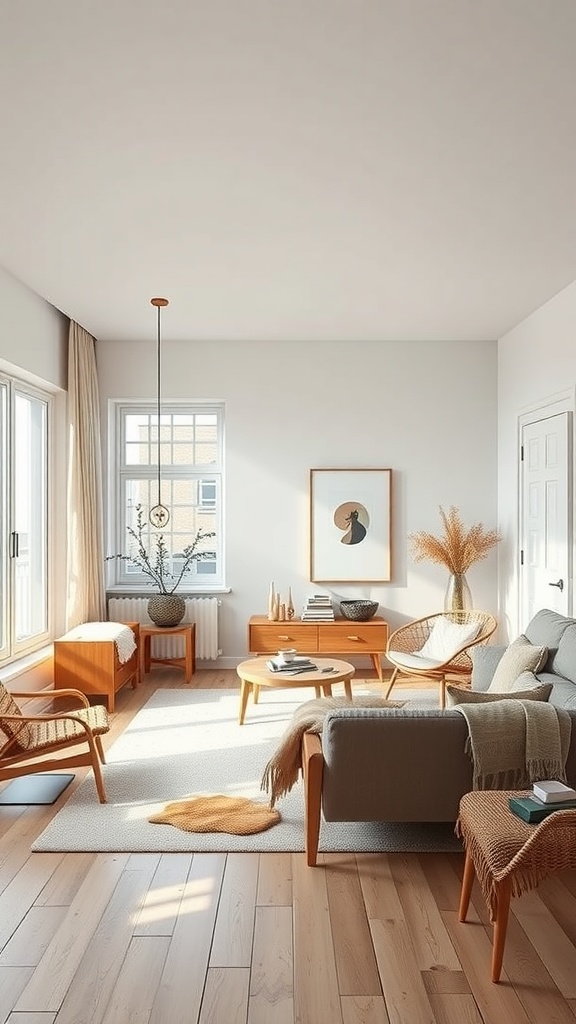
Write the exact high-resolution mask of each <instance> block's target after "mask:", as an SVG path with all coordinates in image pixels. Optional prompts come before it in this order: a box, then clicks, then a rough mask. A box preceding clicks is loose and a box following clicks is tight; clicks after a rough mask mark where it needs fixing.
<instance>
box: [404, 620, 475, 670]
mask: <svg viewBox="0 0 576 1024" xmlns="http://www.w3.org/2000/svg"><path fill="white" fill-rule="evenodd" d="M481 625H482V624H481V623H480V622H451V621H450V619H448V618H447V617H445V616H443V615H442V616H440V618H438V619H436V621H435V623H434V625H433V626H432V629H431V630H430V636H429V637H428V639H427V640H426V643H425V644H424V646H423V647H421V648H420V650H419V651H418V653H419V654H420V655H421V657H423V658H432V659H433V660H437V661H439V662H440V664H445V662H447V661H449V660H450V658H451V657H452V656H453V655H454V654H456V652H457V651H459V650H461V648H462V647H465V646H466V644H468V643H470V641H471V640H474V639H475V637H477V636H478V632H479V630H480V627H481Z"/></svg>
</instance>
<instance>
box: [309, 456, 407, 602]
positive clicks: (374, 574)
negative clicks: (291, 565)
mask: <svg viewBox="0 0 576 1024" xmlns="http://www.w3.org/2000/svg"><path fill="white" fill-rule="evenodd" d="M391 499H392V470H391V469H311V470H310V579H311V581H312V582H318V583H388V582H389V581H390V579H391V556H390V546H391V530H390V519H391Z"/></svg>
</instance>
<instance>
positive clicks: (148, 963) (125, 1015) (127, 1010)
mask: <svg viewBox="0 0 576 1024" xmlns="http://www.w3.org/2000/svg"><path fill="white" fill-rule="evenodd" d="M169 945H170V939H169V937H168V936H167V935H152V936H150V935H147V936H145V937H142V936H137V937H136V938H134V939H133V940H132V942H131V943H130V947H129V949H128V952H127V955H126V959H125V961H124V963H123V965H122V972H121V974H120V975H119V977H118V983H117V985H115V987H114V990H113V992H112V994H111V997H110V1000H109V1002H108V1005H107V1007H106V1012H105V1014H104V1016H103V1018H102V1024H127V1022H129V1024H148V1021H149V1019H150V1012H151V1010H152V1005H153V1003H154V999H155V997H156V992H157V990H158V985H159V983H160V976H161V974H162V970H163V968H164V963H165V960H166V957H167V955H168V947H169ZM80 1019H82V1018H79V1017H76V1021H79V1020H80ZM84 1019H85V1018H84ZM58 1024H59V1021H58Z"/></svg>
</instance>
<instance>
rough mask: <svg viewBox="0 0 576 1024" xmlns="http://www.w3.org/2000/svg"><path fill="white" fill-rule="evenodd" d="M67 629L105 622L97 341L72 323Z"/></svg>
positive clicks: (69, 409) (69, 338)
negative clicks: (85, 623) (95, 342)
mask: <svg viewBox="0 0 576 1024" xmlns="http://www.w3.org/2000/svg"><path fill="white" fill-rule="evenodd" d="M68 431H69V455H68V593H67V600H66V621H67V629H72V628H73V627H74V626H77V625H79V624H80V623H82V622H100V621H104V620H105V619H106V590H105V583H104V551H103V542H102V534H103V521H102V461H101V455H100V444H101V437H100V409H99V404H98V379H97V375H96V353H95V350H94V338H92V337H91V335H90V334H88V333H87V331H85V330H84V328H83V327H80V326H79V325H78V324H76V323H74V321H70V332H69V337H68Z"/></svg>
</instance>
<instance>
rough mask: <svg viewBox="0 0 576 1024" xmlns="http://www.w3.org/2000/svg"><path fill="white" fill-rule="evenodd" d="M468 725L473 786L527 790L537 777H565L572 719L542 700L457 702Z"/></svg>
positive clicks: (563, 778)
mask: <svg viewBox="0 0 576 1024" xmlns="http://www.w3.org/2000/svg"><path fill="white" fill-rule="evenodd" d="M452 710H453V711H458V712H459V714H461V715H463V716H464V718H465V719H466V722H467V724H468V739H467V741H466V750H467V752H468V753H469V754H470V756H471V758H472V762H473V766H474V768H473V788H474V789H526V788H529V787H530V786H531V784H532V783H533V782H536V781H538V779H558V780H560V781H562V782H566V758H567V756H568V748H569V746H570V732H571V719H570V715H569V714H568V712H567V711H564V710H562V709H561V708H556V707H554V705H552V704H548V703H547V702H546V701H537V700H514V699H512V700H499V701H494V702H492V703H490V704H458V705H456V706H455V707H454V708H452Z"/></svg>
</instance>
